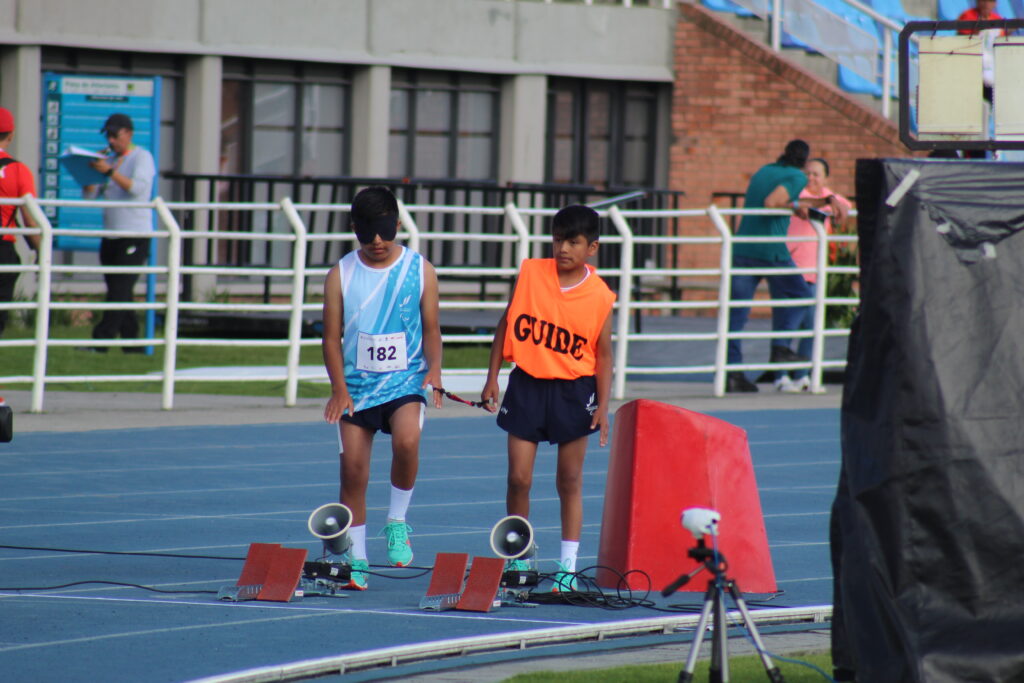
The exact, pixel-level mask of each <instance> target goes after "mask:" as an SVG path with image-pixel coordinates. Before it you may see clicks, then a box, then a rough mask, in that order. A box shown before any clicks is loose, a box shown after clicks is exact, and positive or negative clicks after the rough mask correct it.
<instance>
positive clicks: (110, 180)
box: [82, 114, 156, 353]
mask: <svg viewBox="0 0 1024 683" xmlns="http://www.w3.org/2000/svg"><path fill="white" fill-rule="evenodd" d="M134 132H135V127H134V125H133V124H132V120H131V118H130V117H129V116H128V115H126V114H111V115H110V117H109V118H107V121H106V123H104V124H103V128H101V129H100V133H101V134H103V135H105V136H106V138H107V143H108V147H107V149H106V150H104V156H103V158H100V159H97V160H96V161H93V162H92V163H91V164H90V166H92V168H93V169H94V170H96V171H97V172H99V173H100V174H102V175H103V176H105V178H106V182H104V183H102V184H97V185H87V186H86V187H85V188H84V192H83V193H82V196H83V197H84V198H86V199H90V198H94V197H102V198H103V199H110V200H117V201H135V202H144V201H149V199H150V198H151V196H152V193H153V182H154V181H155V179H156V163H155V162H154V160H153V155H152V154H151V153H150V152H149V150H146V149H143V148H142V147H139V146H138V145H135V144H134V143H133V142H132V135H133V134H134ZM103 227H104V229H105V230H112V231H118V232H132V233H139V232H152V230H153V217H152V209H148V208H137V207H115V206H112V207H109V208H105V209H103ZM149 243H150V238H148V237H137V236H135V237H104V238H103V239H102V240H101V241H100V264H102V265H104V266H141V265H143V264H144V263H146V261H147V259H148V258H149ZM103 279H104V281H105V282H106V285H107V297H106V300H107V301H108V302H125V301H132V296H133V294H132V292H133V289H134V288H135V282H136V281H137V280H138V279H139V274H138V273H127V274H121V273H104V275H103ZM92 336H93V339H116V338H117V337H118V336H120V337H121V338H123V339H134V338H136V337H138V336H139V322H138V318H137V316H136V314H135V311H128V310H124V311H104V312H103V317H102V318H101V320H100V322H99V323H98V324H97V325H96V326H95V327H94V328H93V331H92ZM122 348H123V349H124V351H125V353H140V352H142V350H143V347H141V346H125V347H122ZM90 350H92V351H99V352H104V351H106V350H107V347H105V346H100V347H92V348H91V349H90Z"/></svg>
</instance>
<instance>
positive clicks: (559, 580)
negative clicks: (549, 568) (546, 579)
mask: <svg viewBox="0 0 1024 683" xmlns="http://www.w3.org/2000/svg"><path fill="white" fill-rule="evenodd" d="M555 564H557V565H558V571H557V572H555V575H554V576H552V577H551V581H552V586H551V592H552V593H574V592H576V573H575V572H571V571H569V570H568V569H567V568H566V566H565V565H564V564H562V563H561V562H558V561H557V560H556V561H555Z"/></svg>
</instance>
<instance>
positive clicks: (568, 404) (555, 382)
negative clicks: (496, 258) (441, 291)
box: [480, 205, 615, 592]
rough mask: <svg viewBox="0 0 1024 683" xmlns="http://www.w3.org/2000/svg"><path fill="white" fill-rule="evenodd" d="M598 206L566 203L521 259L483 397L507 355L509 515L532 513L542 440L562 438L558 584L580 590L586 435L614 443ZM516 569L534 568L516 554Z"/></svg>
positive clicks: (608, 306)
mask: <svg viewBox="0 0 1024 683" xmlns="http://www.w3.org/2000/svg"><path fill="white" fill-rule="evenodd" d="M598 229H599V226H598V216H597V213H596V212H595V211H594V210H593V209H591V208H589V207H586V206H578V205H577V206H569V207H566V208H564V209H562V210H561V211H559V212H558V213H557V214H556V215H555V219H554V222H553V223H552V226H551V232H552V236H553V242H552V255H553V257H554V258H550V259H527V260H526V261H523V263H522V264H521V266H520V270H519V276H518V278H517V279H516V284H515V288H514V290H513V292H512V300H511V301H510V302H509V305H508V307H507V308H506V309H505V315H504V316H502V318H501V320H500V322H499V323H498V327H497V330H496V331H495V334H494V343H493V344H492V346H491V358H490V365H489V367H488V372H487V382H486V384H485V385H484V390H483V391H482V392H481V394H480V398H481V399H482V400H483V401H484V402H485V404H486V406H487V408H488V410H490V411H491V412H494V411H495V410H496V404H497V400H498V370H499V369H500V367H501V362H502V360H503V359H504V360H508V361H512V362H514V363H515V365H516V367H515V369H513V370H512V374H511V375H509V379H508V389H507V390H506V392H505V399H504V401H503V402H502V404H501V409H500V410H498V426H499V427H501V428H502V429H504V430H505V431H506V432H508V488H507V490H506V494H505V506H506V510H507V512H508V514H510V515H519V516H521V517H528V516H529V513H530V485H531V484H532V482H533V463H534V460H535V459H536V457H537V443H538V442H540V441H547V442H549V443H553V444H558V467H557V472H556V476H555V487H556V489H557V490H558V498H559V500H560V503H561V517H562V547H561V554H560V557H561V560H560V561H559V562H558V571H557V572H556V573H555V575H554V577H553V581H554V586H553V588H552V590H553V591H556V592H558V591H572V590H576V577H575V575H574V574H575V572H576V556H577V554H578V552H579V545H580V531H581V529H582V526H583V499H582V493H581V491H582V471H583V458H584V456H585V455H586V451H587V436H588V435H589V434H592V433H593V432H594V431H597V430H600V434H601V436H600V439H601V445H602V446H604V445H605V444H606V443H607V442H608V396H609V394H610V392H611V381H612V347H611V329H612V323H611V315H610V313H611V310H612V304H613V303H614V302H615V294H613V293H612V291H611V290H610V289H608V286H607V285H606V284H605V283H604V281H603V280H602V279H601V278H600V277H598V276H597V273H596V272H594V269H593V267H591V266H589V265H587V259H589V258H590V257H592V256H593V255H594V254H596V253H597V246H598V244H597V240H598ZM507 568H508V569H510V570H519V571H521V570H525V569H529V568H530V563H529V561H527V560H510V561H509V562H508V566H507Z"/></svg>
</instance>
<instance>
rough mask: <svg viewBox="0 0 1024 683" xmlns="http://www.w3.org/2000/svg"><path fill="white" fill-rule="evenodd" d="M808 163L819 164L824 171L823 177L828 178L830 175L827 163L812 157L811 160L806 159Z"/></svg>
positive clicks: (819, 158)
mask: <svg viewBox="0 0 1024 683" xmlns="http://www.w3.org/2000/svg"><path fill="white" fill-rule="evenodd" d="M808 161H817V162H818V163H819V164H821V166H822V168H824V169H825V177H826V178H828V176H829V174H830V173H831V171H830V170H829V168H828V162H827V161H825V160H824V159H822V158H821V157H814V158H813V159H808Z"/></svg>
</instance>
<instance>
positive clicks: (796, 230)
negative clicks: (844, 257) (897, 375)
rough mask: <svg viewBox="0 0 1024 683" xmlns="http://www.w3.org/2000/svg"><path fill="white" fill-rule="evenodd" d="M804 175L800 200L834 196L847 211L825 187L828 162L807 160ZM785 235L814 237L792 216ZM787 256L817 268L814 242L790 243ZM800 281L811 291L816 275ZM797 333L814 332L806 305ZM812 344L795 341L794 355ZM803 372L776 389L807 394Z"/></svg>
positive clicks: (803, 265) (811, 309)
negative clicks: (804, 184)
mask: <svg viewBox="0 0 1024 683" xmlns="http://www.w3.org/2000/svg"><path fill="white" fill-rule="evenodd" d="M804 173H805V174H806V175H807V186H806V187H805V188H804V189H803V192H801V193H800V196H801V197H809V198H815V199H825V198H827V197H830V196H834V197H835V198H836V199H837V200H838V201H839V202H840V203H842V204H843V205H844V206H845V207H846V209H847V211H849V209H850V202H849V201H847V200H846V199H845V198H844V197H841V196H840V195H838V194H836V193H835V192H833V191H832V190H830V189H829V188H828V186H827V185H826V184H825V183H826V181H827V180H828V162H827V161H825V160H824V159H809V160H808V161H807V165H806V166H804ZM821 211H823V212H825V213H826V214H827V213H830V212H831V209H830V208H829V207H828V205H827V204H826V205H825V206H824V207H822V209H821ZM835 227H836V228H838V229H842V227H843V226H842V225H841V224H840V225H836V226H835ZM832 228H833V225H832V217H831V216H828V217H826V218H825V232H826V233H827V234H831V233H832ZM788 234H789V236H790V237H814V236H815V235H817V233H816V232H814V228H813V227H811V221H810V220H809V219H806V218H800V217H799V216H796V215H794V216H793V217H792V218H791V219H790V221H789V233H788ZM788 246H789V253H790V254H791V255H792V256H793V263H795V264H796V266H797V268H817V267H818V242H817V241H816V240H815V241H812V242H790V243H789V245H788ZM803 276H804V279H805V280H807V284H808V285H809V286H810V288H811V291H812V292H813V291H814V290H815V286H816V285H817V281H818V274H817V273H804V274H803ZM800 329H801V330H811V329H814V307H813V306H808V307H807V312H806V315H805V317H804V320H803V322H802V323H801V324H800ZM813 344H814V340H813V339H812V338H811V337H805V338H802V339H800V340H799V343H798V345H797V353H798V354H799V355H801V356H803V357H804V358H810V357H811V348H812V346H813ZM807 374H808V372H807V370H794V371H793V378H792V379H790V378H789V377H788V376H786V375H783V376H782V377H781V378H780V379H778V380H776V385H777V387H776V388H777V389H778V390H779V391H786V392H798V391H807V390H808V389H809V388H810V386H811V381H810V378H809V377H808V376H807Z"/></svg>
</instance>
